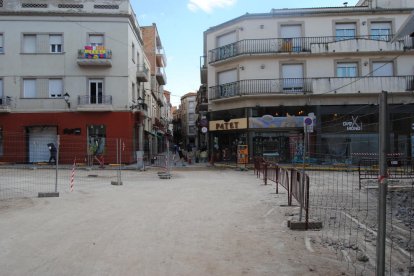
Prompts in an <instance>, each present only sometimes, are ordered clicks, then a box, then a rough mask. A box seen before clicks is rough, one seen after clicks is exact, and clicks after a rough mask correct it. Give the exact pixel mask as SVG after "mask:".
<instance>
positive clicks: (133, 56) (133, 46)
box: [131, 43, 135, 63]
mask: <svg viewBox="0 0 414 276" xmlns="http://www.w3.org/2000/svg"><path fill="white" fill-rule="evenodd" d="M131 47H132V53H131V55H132V61H133V62H134V63H135V45H134V43H132V46H131Z"/></svg>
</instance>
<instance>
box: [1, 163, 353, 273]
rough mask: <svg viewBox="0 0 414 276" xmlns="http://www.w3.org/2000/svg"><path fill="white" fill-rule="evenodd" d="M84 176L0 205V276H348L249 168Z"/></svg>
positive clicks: (284, 198)
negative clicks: (52, 193) (297, 227)
mask: <svg viewBox="0 0 414 276" xmlns="http://www.w3.org/2000/svg"><path fill="white" fill-rule="evenodd" d="M89 173H90V172H89ZM94 173H95V172H94ZM87 174H88V172H82V171H79V172H78V173H77V175H76V178H75V190H74V192H72V193H70V192H69V187H60V191H61V194H60V197H59V198H48V199H44V198H34V199H21V200H6V201H2V202H0V233H1V238H0V267H1V268H2V269H1V271H2V272H1V274H2V275H29V274H30V275H348V274H349V275H353V273H352V271H350V270H348V267H347V263H346V262H342V261H341V260H339V258H338V257H337V256H336V254H335V252H334V251H331V250H330V249H328V248H324V247H321V246H320V245H319V244H318V243H313V242H312V238H311V237H312V235H314V234H317V232H293V231H291V230H289V229H288V228H287V226H286V221H287V219H288V218H289V216H290V215H291V214H292V213H294V212H296V211H297V210H295V209H292V208H293V207H281V205H284V204H286V202H287V196H286V193H284V191H282V193H280V194H279V195H276V194H275V191H274V187H272V186H270V185H268V186H264V185H263V184H262V181H260V180H258V179H257V178H256V177H255V175H254V173H253V172H252V171H247V172H240V171H235V170H230V169H227V170H220V169H208V168H204V169H201V168H192V169H187V170H184V169H181V170H175V171H173V172H172V178H171V179H167V180H161V179H159V178H158V176H157V173H156V170H149V171H145V172H136V171H127V172H125V173H123V186H112V185H110V180H111V179H110V177H108V176H105V175H104V174H103V172H102V173H99V171H98V172H97V177H94V178H90V177H89V178H88V175H87ZM60 177H62V178H63V179H62V181H61V182H62V183H66V182H65V179H67V176H66V175H61V176H60Z"/></svg>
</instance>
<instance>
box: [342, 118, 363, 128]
mask: <svg viewBox="0 0 414 276" xmlns="http://www.w3.org/2000/svg"><path fill="white" fill-rule="evenodd" d="M358 119H359V117H358V116H355V117H354V116H352V121H345V122H343V123H342V125H343V127H345V128H346V130H347V131H362V122H361V120H358Z"/></svg>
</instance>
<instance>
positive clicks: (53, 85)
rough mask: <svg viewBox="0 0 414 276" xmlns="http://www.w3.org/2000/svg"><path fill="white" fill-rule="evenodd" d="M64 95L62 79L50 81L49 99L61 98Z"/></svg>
mask: <svg viewBox="0 0 414 276" xmlns="http://www.w3.org/2000/svg"><path fill="white" fill-rule="evenodd" d="M62 94H63V81H62V80H61V79H50V80H49V98H61V97H62Z"/></svg>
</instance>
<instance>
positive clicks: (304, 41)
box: [209, 35, 414, 63]
mask: <svg viewBox="0 0 414 276" xmlns="http://www.w3.org/2000/svg"><path fill="white" fill-rule="evenodd" d="M392 37H393V36H392V35H376V36H374V35H368V36H354V37H352V36H340V37H339V36H321V37H293V38H268V39H245V40H240V41H237V42H234V43H231V44H228V45H225V46H222V47H219V48H215V49H213V50H210V51H209V63H214V62H217V61H222V60H226V59H229V58H233V57H236V56H239V55H251V54H275V53H303V52H309V53H310V52H312V45H315V44H319V45H327V44H329V43H334V42H340V41H348V40H371V41H384V42H387V43H391V40H392ZM394 43H402V44H403V46H402V47H401V50H403V49H413V45H414V44H413V39H412V38H411V37H409V36H407V37H405V38H403V39H401V40H399V41H397V42H394ZM350 51H351V50H350Z"/></svg>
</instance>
